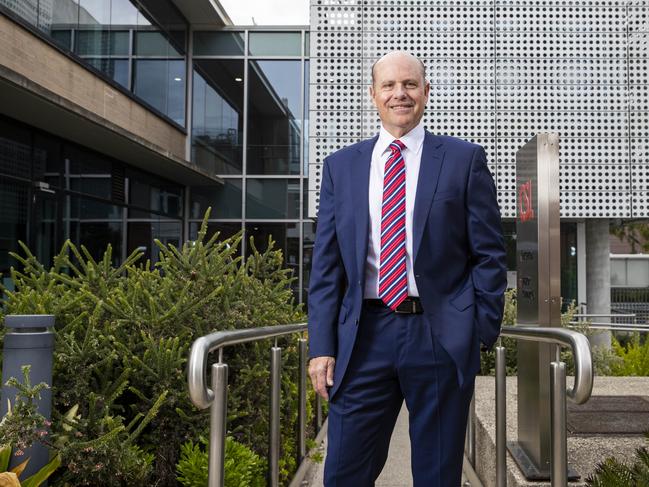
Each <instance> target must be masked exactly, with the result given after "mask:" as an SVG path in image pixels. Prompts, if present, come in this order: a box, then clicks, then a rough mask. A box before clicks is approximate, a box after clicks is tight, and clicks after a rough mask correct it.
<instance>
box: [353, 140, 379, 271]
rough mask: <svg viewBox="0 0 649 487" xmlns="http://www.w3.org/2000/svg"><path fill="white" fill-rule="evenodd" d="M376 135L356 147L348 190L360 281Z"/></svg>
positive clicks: (368, 222) (366, 234) (368, 223)
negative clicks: (349, 191)
mask: <svg viewBox="0 0 649 487" xmlns="http://www.w3.org/2000/svg"><path fill="white" fill-rule="evenodd" d="M378 138H379V136H378V135H376V136H374V137H372V138H371V139H368V140H365V141H363V142H362V143H361V144H359V146H358V147H357V150H358V152H359V153H358V157H357V159H356V160H355V161H352V168H351V169H352V170H351V178H352V179H351V181H350V185H349V186H350V188H351V191H352V202H353V205H354V206H353V208H352V211H353V212H354V219H355V222H356V225H355V231H356V236H355V237H356V238H355V239H354V242H355V244H356V268H357V270H358V272H359V274H358V275H359V276H360V279H361V280H363V279H364V277H365V261H366V260H367V239H368V232H369V225H370V206H369V185H370V166H371V163H372V149H374V145H375V144H376V141H377V140H378Z"/></svg>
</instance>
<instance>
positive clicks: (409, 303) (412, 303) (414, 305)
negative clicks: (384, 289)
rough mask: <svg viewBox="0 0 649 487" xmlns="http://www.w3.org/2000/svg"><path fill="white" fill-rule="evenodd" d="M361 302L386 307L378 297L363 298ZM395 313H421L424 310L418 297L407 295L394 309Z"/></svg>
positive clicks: (370, 305) (372, 306)
mask: <svg viewBox="0 0 649 487" xmlns="http://www.w3.org/2000/svg"><path fill="white" fill-rule="evenodd" d="M363 304H364V305H366V306H369V307H371V308H387V306H386V304H385V303H384V302H383V301H382V300H380V299H364V300H363ZM394 312H395V313H399V314H409V315H410V314H416V315H418V314H421V313H423V312H424V308H423V307H422V306H421V301H420V300H419V298H418V297H415V296H408V297H407V298H406V299H405V300H404V301H403V302H402V303H401V304H400V305H399V306H397V309H395V310H394Z"/></svg>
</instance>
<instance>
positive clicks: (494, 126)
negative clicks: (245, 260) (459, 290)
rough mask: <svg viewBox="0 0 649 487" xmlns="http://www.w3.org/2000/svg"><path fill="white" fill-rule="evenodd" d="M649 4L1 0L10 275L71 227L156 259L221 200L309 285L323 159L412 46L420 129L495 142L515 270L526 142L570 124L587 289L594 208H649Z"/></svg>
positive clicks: (570, 254) (570, 197) (490, 149)
mask: <svg viewBox="0 0 649 487" xmlns="http://www.w3.org/2000/svg"><path fill="white" fill-rule="evenodd" d="M305 1H306V0H305ZM648 11H649V7H648V6H647V5H646V4H645V2H641V1H634V0H624V1H623V0H619V1H617V0H600V1H595V0H592V1H590V0H575V1H572V2H569V3H568V2H553V1H552V2H551V1H549V0H548V1H545V0H516V1H514V0H511V1H509V0H507V1H505V0H503V1H499V0H471V1H466V2H464V1H463V2H458V1H454V0H426V1H424V0H311V25H310V27H309V26H304V27H288V28H285V27H279V26H278V27H272V28H268V27H264V28H262V27H256V26H235V25H232V22H231V21H230V19H229V18H228V16H227V14H226V13H225V12H224V11H223V9H222V8H221V6H220V5H219V3H218V2H217V1H213V0H210V1H208V0H157V1H154V0H21V1H16V0H0V273H3V274H4V276H3V280H4V282H5V284H7V285H10V284H11V283H10V281H9V280H8V278H7V271H8V269H9V266H11V265H13V264H15V261H14V260H13V259H12V258H11V257H10V256H9V252H11V251H17V250H18V249H19V246H18V241H19V240H20V241H23V242H26V243H27V245H28V246H29V247H30V248H31V249H32V250H33V251H34V252H35V254H36V255H37V256H38V257H39V258H40V259H42V260H43V261H44V262H48V261H49V260H50V259H51V257H52V255H53V254H54V253H55V252H56V251H57V249H59V248H60V246H61V245H62V243H63V242H64V241H65V239H68V238H69V239H71V240H72V241H73V242H75V243H77V244H84V245H86V246H87V247H88V248H89V250H90V252H91V254H92V255H93V256H96V257H98V256H99V255H100V254H101V253H102V252H103V249H104V248H105V246H106V245H107V244H108V243H110V244H111V246H112V250H113V260H114V261H115V262H116V263H117V262H119V261H121V260H123V259H124V258H125V257H126V255H128V254H129V253H130V252H132V251H133V250H135V249H140V250H143V251H144V252H145V255H146V257H147V258H150V259H151V260H152V261H153V262H155V260H156V258H157V255H156V246H155V244H154V239H159V240H161V241H162V242H164V243H173V244H175V245H178V244H181V243H182V242H184V241H186V240H188V239H192V238H195V236H196V234H197V230H198V226H199V224H200V221H201V219H202V218H203V215H204V214H205V212H206V210H207V208H208V207H211V208H212V211H211V215H210V220H209V231H210V234H212V233H213V232H216V231H219V232H221V234H222V235H224V236H229V235H233V234H235V233H237V232H239V231H244V233H245V237H246V238H244V243H243V245H242V249H241V252H242V255H243V256H245V255H246V254H248V253H249V252H250V245H249V244H248V238H249V237H252V238H253V241H254V245H255V246H256V247H257V248H258V249H260V250H263V249H265V248H266V246H267V243H268V238H269V237H270V236H272V238H273V239H274V240H275V242H276V245H277V247H279V248H281V249H282V251H283V253H284V258H285V264H286V265H287V266H288V267H290V268H292V269H293V270H294V276H295V278H296V281H295V284H294V288H295V293H296V298H297V299H299V300H301V301H305V300H306V288H307V286H308V280H309V268H310V259H311V250H312V247H313V239H314V235H315V226H316V224H317V223H316V222H315V220H314V217H315V215H316V211H317V194H318V188H319V174H320V168H321V163H322V160H323V158H324V157H325V156H326V155H327V154H329V153H330V152H332V151H334V150H336V149H337V148H339V147H342V146H344V145H347V144H350V143H353V142H355V141H357V140H360V139H362V138H366V137H370V136H372V135H373V134H374V133H375V132H376V131H377V130H378V119H377V117H376V113H375V111H374V109H373V108H372V106H371V102H370V100H369V97H368V95H367V90H368V86H369V82H370V67H371V64H372V62H373V61H374V60H375V59H376V58H378V57H379V56H380V55H382V54H384V53H385V52H388V51H389V50H392V49H405V50H408V51H410V52H413V53H414V54H416V55H418V56H420V57H421V58H422V59H423V60H424V62H425V63H426V66H427V68H428V77H429V79H430V80H431V84H432V88H431V97H430V102H429V103H430V105H429V107H428V110H427V113H426V118H425V124H426V126H427V128H428V129H429V130H431V131H432V132H435V133H445V134H450V135H456V136H459V137H462V138H466V139H469V140H473V141H475V142H478V143H480V144H482V145H483V146H484V147H485V148H486V149H487V153H488V159H489V164H490V168H491V170H492V173H493V175H494V178H495V181H496V185H497V188H498V195H499V202H500V205H501V209H502V214H503V217H504V220H503V224H504V230H505V234H506V237H507V244H508V248H509V251H510V259H509V260H510V262H509V267H510V269H511V270H512V271H513V270H515V267H516V265H515V258H514V254H515V223H514V220H513V217H514V212H515V204H516V192H515V187H514V167H515V159H514V157H515V152H516V150H517V148H518V147H520V146H521V145H523V143H524V142H525V141H526V140H528V139H529V138H530V137H532V136H533V135H534V134H535V133H537V132H538V131H541V130H554V131H557V132H559V134H560V137H561V216H562V228H561V231H562V247H561V248H562V266H561V268H562V273H563V275H562V286H563V289H562V295H563V296H564V298H567V299H576V300H577V301H581V302H583V301H585V300H586V299H587V298H586V296H585V287H586V286H585V285H584V282H585V279H586V267H587V266H586V263H585V259H586V248H587V244H588V242H587V240H586V234H587V231H586V226H587V225H588V222H589V221H594V220H595V219H608V218H618V219H631V218H644V217H647V216H649V215H647V213H649V204H647V201H649V200H647V197H649V179H648V176H647V174H649V172H648V171H649V169H647V168H648V167H649V123H648V119H647V115H646V114H647V112H648V111H649V106H648V105H647V99H649V98H648V97H647V95H648V94H649V93H647V90H648V88H647V68H646V66H647V62H646V61H647V56H648V55H649V54H648V52H649V51H648V49H647V41H648V37H647V36H648V35H649V34H648V33H647V31H649V20H648V19H649V13H648ZM591 233H592V232H591ZM578 282H579V283H580V285H579V286H578ZM513 284H514V281H513V279H512V285H513Z"/></svg>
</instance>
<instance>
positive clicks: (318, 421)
mask: <svg viewBox="0 0 649 487" xmlns="http://www.w3.org/2000/svg"><path fill="white" fill-rule="evenodd" d="M315 426H316V428H315V430H316V431H320V429H321V428H322V398H321V397H320V394H316V395H315Z"/></svg>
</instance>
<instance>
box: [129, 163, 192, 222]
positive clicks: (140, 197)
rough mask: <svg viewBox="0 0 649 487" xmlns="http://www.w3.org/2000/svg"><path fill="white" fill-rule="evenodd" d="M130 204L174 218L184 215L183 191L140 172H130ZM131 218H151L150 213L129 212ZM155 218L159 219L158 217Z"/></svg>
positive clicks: (135, 210)
mask: <svg viewBox="0 0 649 487" xmlns="http://www.w3.org/2000/svg"><path fill="white" fill-rule="evenodd" d="M128 175H129V185H128V186H129V199H128V201H129V204H131V205H133V206H137V207H139V208H144V209H146V210H150V211H154V212H159V213H163V214H165V215H168V216H172V217H174V216H175V217H180V216H182V214H183V191H182V188H181V187H179V186H175V185H172V184H165V182H163V181H161V180H158V179H156V178H153V177H152V176H150V175H147V174H144V173H140V172H139V171H129V172H128ZM129 216H130V217H136V218H150V215H149V212H148V211H144V212H143V211H140V210H137V209H131V210H129ZM155 218H158V217H157V216H156V217H155Z"/></svg>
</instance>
